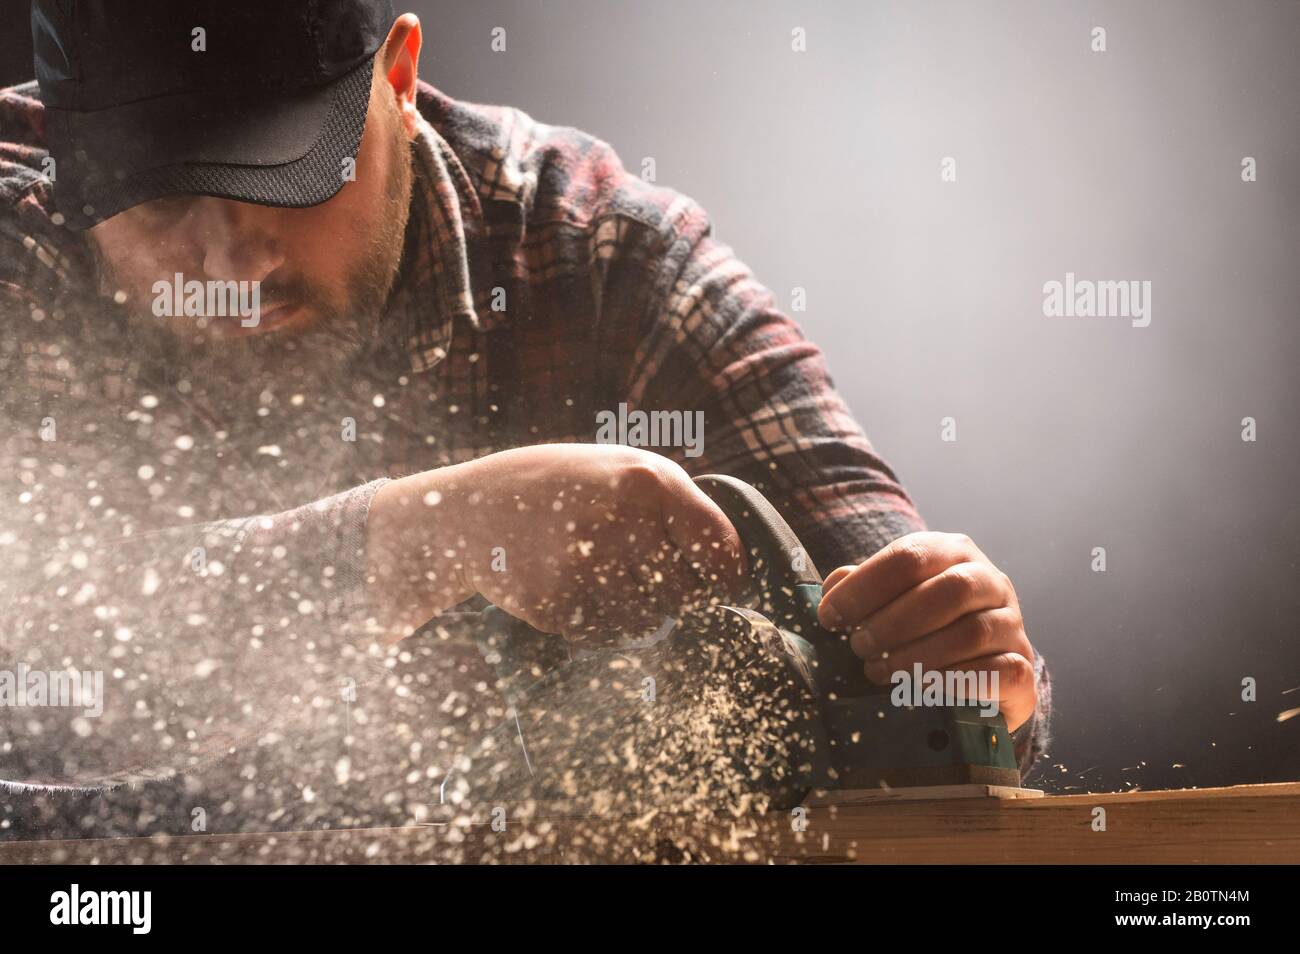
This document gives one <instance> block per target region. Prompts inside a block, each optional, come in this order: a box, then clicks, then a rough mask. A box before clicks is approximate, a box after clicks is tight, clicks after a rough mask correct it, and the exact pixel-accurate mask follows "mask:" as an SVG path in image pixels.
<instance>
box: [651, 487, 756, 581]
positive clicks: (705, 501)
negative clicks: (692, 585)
mask: <svg viewBox="0 0 1300 954" xmlns="http://www.w3.org/2000/svg"><path fill="white" fill-rule="evenodd" d="M668 481H669V486H668V487H667V492H666V493H665V494H664V496H663V506H662V510H661V513H662V517H663V525H664V532H665V535H666V536H667V539H668V540H669V541H671V542H672V544H673V545H674V546H676V547H677V549H678V550H680V551H681V553H682V555H683V556H684V557H686V565H687V566H688V567H690V568H692V569H693V570H694V572H695V573H696V574H697V576H698V577H699V578H700V579H702V580H703V581H704V583H705V585H706V587H707V589H708V591H709V592H711V593H714V594H716V595H717V596H719V597H727V596H731V595H734V594H735V593H737V592H739V591H740V589H741V583H742V581H743V580H744V579H745V576H746V574H748V572H749V561H748V560H747V558H746V556H745V548H744V546H743V544H742V543H741V540H740V534H739V533H738V532H737V531H736V528H735V527H734V526H732V524H731V521H730V520H728V519H727V516H726V514H724V513H723V512H722V510H721V509H720V508H719V507H718V505H717V504H716V503H714V502H713V500H712V499H710V498H709V496H708V494H706V493H705V492H704V491H702V490H701V489H700V488H699V487H698V486H696V484H695V482H694V481H692V480H691V479H690V477H688V476H687V474H686V472H685V471H683V470H681V469H680V468H676V467H674V468H673V472H672V473H671V474H670V475H669V477H668ZM697 588H698V586H697Z"/></svg>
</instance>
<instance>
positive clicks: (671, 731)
mask: <svg viewBox="0 0 1300 954" xmlns="http://www.w3.org/2000/svg"><path fill="white" fill-rule="evenodd" d="M695 482H696V484H697V485H698V486H699V487H700V488H701V489H702V490H703V491H704V492H705V493H706V494H707V495H708V496H709V497H710V498H711V499H712V500H713V501H714V502H715V503H716V504H717V505H718V507H719V508H720V509H721V510H722V512H723V513H724V514H725V515H726V516H727V518H728V519H729V520H730V521H731V523H732V524H733V525H734V526H735V528H736V530H737V531H738V533H739V535H740V538H741V541H742V544H743V546H744V547H745V550H746V551H747V553H748V556H749V568H750V574H749V576H750V590H749V592H748V593H747V594H746V595H745V599H744V600H743V602H745V603H747V604H749V605H740V606H710V607H708V608H706V609H700V610H693V611H691V612H688V613H685V614H683V616H682V617H681V618H680V619H677V620H668V621H667V622H666V623H665V626H664V627H663V628H662V630H663V631H662V633H661V635H660V638H658V639H656V640H654V641H652V642H651V643H650V644H649V645H646V646H643V647H640V648H621V649H614V650H597V651H591V652H588V653H586V654H584V655H582V656H580V657H578V658H575V657H574V655H573V653H572V652H571V650H570V649H569V647H568V645H567V644H566V643H565V641H564V640H563V639H562V638H560V637H558V636H548V635H545V634H542V633H539V632H537V631H536V630H534V629H532V628H531V627H530V626H528V625H527V624H526V623H523V622H522V621H520V620H517V619H514V618H513V617H510V616H509V615H508V614H506V613H504V612H503V611H501V610H500V609H498V608H497V607H489V608H488V609H487V610H485V611H484V615H483V625H482V626H481V627H480V629H479V632H478V640H479V644H480V648H481V649H482V651H483V653H484V655H485V657H486V658H487V660H488V661H489V662H491V663H492V664H493V665H494V667H495V669H496V672H497V675H498V679H499V686H500V687H501V690H502V692H503V693H504V695H505V697H506V699H507V701H508V703H509V705H510V707H511V708H510V712H509V716H508V718H507V719H506V720H505V721H504V722H503V723H502V724H501V725H499V726H497V727H496V729H494V730H493V731H492V732H491V733H490V734H489V735H488V736H487V737H485V738H484V739H482V740H481V741H480V742H479V743H478V744H477V745H476V746H474V747H473V748H472V749H471V750H470V751H469V752H468V753H466V754H465V755H464V756H463V757H462V758H461V759H460V760H459V761H458V763H457V765H456V766H455V767H454V768H453V769H452V770H451V771H450V772H448V773H447V775H446V777H445V778H444V779H443V780H442V784H441V786H440V788H439V797H440V800H441V802H442V803H443V804H444V805H448V806H459V807H460V808H462V809H463V808H465V807H467V806H468V807H479V808H482V807H484V806H488V805H499V804H502V803H505V802H521V801H529V802H536V803H563V804H566V805H568V806H570V807H571V808H572V810H574V811H577V812H580V813H590V812H622V813H640V812H645V811H647V810H655V809H665V808H676V809H684V810H692V809H695V808H707V809H709V810H713V811H716V810H718V809H719V808H721V807H726V808H727V809H728V810H733V811H734V810H736V809H737V807H745V806H753V807H756V808H758V809H767V810H773V809H785V808H791V807H793V806H796V805H798V804H800V803H801V802H803V801H804V800H805V799H806V798H807V797H808V796H809V795H810V793H814V792H826V791H833V790H844V789H853V790H863V789H868V790H869V789H880V788H890V789H892V788H900V787H910V786H941V785H961V784H966V783H979V784H985V785H998V786H1009V787H1018V786H1019V784H1020V774H1019V770H1018V768H1017V764H1016V760H1015V756H1014V753H1013V749H1012V742H1011V738H1010V734H1009V732H1008V731H1007V725H1006V721H1005V719H1004V718H1003V716H1002V715H1001V714H1000V713H996V714H991V715H990V714H987V713H986V711H985V710H984V708H983V707H982V706H981V705H980V704H979V702H978V700H971V701H969V702H968V704H962V705H944V706H910V705H895V704H894V702H893V700H892V699H891V697H890V686H888V685H885V686H879V685H876V684H873V683H872V682H870V681H869V680H868V679H867V678H866V675H865V673H864V671H863V662H862V660H861V659H860V658H859V657H858V656H857V655H856V654H854V652H853V651H852V649H851V647H850V644H849V637H848V635H846V634H839V633H832V632H829V631H827V630H825V629H823V628H822V627H821V626H820V625H819V624H818V622H817V608H818V604H819V603H820V602H821V597H822V577H821V575H820V573H819V572H818V571H817V568H816V567H815V566H814V565H813V562H812V560H811V558H809V556H808V555H807V553H806V551H805V550H804V549H803V547H802V546H801V545H800V543H799V540H798V538H797V537H796V536H795V533H794V531H793V530H791V528H790V526H789V525H788V524H787V523H786V522H785V520H784V519H782V517H781V515H780V514H779V513H778V512H777V511H776V509H775V508H774V507H773V506H772V505H771V503H769V502H768V501H767V499H766V498H764V497H763V495H762V494H761V493H759V492H758V491H757V490H756V489H755V488H753V487H752V486H750V485H749V484H747V483H745V482H744V481H741V480H738V479H736V478H734V477H729V476H724V475H717V474H710V475H705V476H700V477H697V478H695Z"/></svg>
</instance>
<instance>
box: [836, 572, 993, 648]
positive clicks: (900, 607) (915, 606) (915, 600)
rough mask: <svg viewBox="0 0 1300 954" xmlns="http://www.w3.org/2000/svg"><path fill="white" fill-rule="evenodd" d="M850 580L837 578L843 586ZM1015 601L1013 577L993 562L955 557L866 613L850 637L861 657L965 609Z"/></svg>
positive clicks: (954, 617) (909, 638)
mask: <svg viewBox="0 0 1300 954" xmlns="http://www.w3.org/2000/svg"><path fill="white" fill-rule="evenodd" d="M850 582H851V581H846V582H845V583H843V584H841V588H843V587H844V586H848V585H849V583H850ZM1013 602H1014V591H1013V589H1012V588H1011V583H1010V581H1009V580H1008V579H1007V578H1006V576H1005V575H1004V574H1003V573H1002V572H1001V571H1000V570H998V568H997V567H995V566H993V565H992V564H990V563H959V564H957V565H956V566H950V567H948V568H947V569H946V570H943V571H942V572H940V573H939V574H938V575H937V576H933V577H931V578H930V579H928V580H925V581H924V582H922V583H921V584H919V585H918V586H915V587H913V588H912V589H910V590H908V591H907V592H906V593H904V594H903V595H902V596H900V597H898V599H896V600H894V601H893V602H892V603H889V604H888V605H887V606H885V607H883V608H882V609H880V610H878V611H877V612H874V613H871V614H870V615H868V616H867V617H866V618H865V619H863V620H862V622H861V624H860V625H859V627H858V628H857V629H856V630H855V631H854V632H853V635H852V636H851V637H850V640H849V642H850V645H851V646H852V647H853V650H854V652H856V653H857V654H858V655H859V656H862V657H864V658H865V657H866V656H868V655H872V654H878V653H881V652H892V651H894V650H896V649H898V648H899V647H900V646H904V645H906V644H907V643H910V642H911V641H913V640H915V639H920V638H921V637H923V636H925V635H926V634H928V633H934V632H935V631H936V630H939V629H941V628H943V627H945V626H947V625H948V624H950V623H953V622H955V621H956V620H958V619H960V618H962V617H963V616H966V615H967V614H968V613H978V612H979V611H980V610H992V609H997V608H999V607H1003V606H1008V605H1011V604H1012V603H1013ZM967 655H968V656H969V655H970V654H969V653H967Z"/></svg>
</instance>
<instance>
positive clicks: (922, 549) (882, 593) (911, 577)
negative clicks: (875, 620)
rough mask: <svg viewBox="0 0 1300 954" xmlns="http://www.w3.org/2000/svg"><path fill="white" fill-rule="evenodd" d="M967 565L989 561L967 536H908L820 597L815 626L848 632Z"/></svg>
mask: <svg viewBox="0 0 1300 954" xmlns="http://www.w3.org/2000/svg"><path fill="white" fill-rule="evenodd" d="M968 562H983V563H987V562H988V558H987V557H986V556H984V554H983V553H982V552H981V551H980V549H979V547H977V546H975V544H974V542H973V541H972V540H971V539H970V537H968V536H966V535H965V534H960V533H938V532H933V531H922V532H920V533H910V534H908V535H907V536H905V537H900V538H899V539H897V540H895V541H894V542H893V543H890V544H889V545H888V546H886V547H885V548H884V549H882V550H880V551H879V552H877V553H875V554H874V555H872V556H871V557H869V558H868V559H867V560H865V561H864V562H863V563H862V564H861V565H859V566H858V567H856V568H855V569H854V570H853V571H852V572H851V573H849V574H847V575H846V576H844V577H843V578H842V579H840V580H839V581H837V583H836V585H835V587H834V589H833V590H832V591H831V592H830V593H827V594H825V595H824V596H823V598H822V602H821V606H820V608H819V609H818V614H817V615H818V621H819V622H820V623H821V624H822V625H823V626H825V627H826V628H827V629H833V630H840V631H843V630H844V629H846V628H851V627H853V626H855V625H857V624H858V623H860V622H861V621H862V620H864V619H866V618H867V617H868V616H870V615H871V614H872V613H874V612H876V611H877V610H879V609H881V608H882V607H884V606H886V605H888V604H889V603H891V602H893V601H894V600H896V599H897V598H898V597H900V596H902V595H903V594H904V593H906V592H907V591H908V590H910V589H912V588H913V587H915V586H918V585H919V584H921V583H922V582H924V581H925V580H928V579H930V577H932V576H935V575H936V574H938V573H941V572H942V571H944V570H946V569H947V568H948V567H951V566H954V565H956V564H959V563H968ZM837 572H838V571H837Z"/></svg>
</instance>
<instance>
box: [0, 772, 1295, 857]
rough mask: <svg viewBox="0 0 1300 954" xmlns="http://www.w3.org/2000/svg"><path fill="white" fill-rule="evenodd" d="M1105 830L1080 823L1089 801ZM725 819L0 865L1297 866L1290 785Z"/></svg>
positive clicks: (511, 826) (427, 828)
mask: <svg viewBox="0 0 1300 954" xmlns="http://www.w3.org/2000/svg"><path fill="white" fill-rule="evenodd" d="M1098 807H1101V808H1104V809H1105V812H1106V830H1105V831H1094V830H1093V819H1094V809H1096V808H1098ZM796 821H797V820H796V818H795V817H794V816H792V815H791V814H788V813H781V814H771V815H747V816H742V817H739V818H736V819H734V820H729V821H718V820H709V821H701V820H698V819H688V818H681V817H676V816H670V815H663V814H660V815H658V816H656V817H653V818H642V819H614V820H611V819H602V818H581V819H575V818H534V819H530V820H526V821H525V820H510V821H508V822H507V825H506V830H505V831H504V832H498V831H493V830H492V829H491V828H490V827H489V826H486V825H473V826H455V825H424V826H418V827H410V828H389V829H370V830H361V829H357V830H342V831H319V832H293V833H288V834H284V833H281V834H244V835H215V834H214V835H192V836H185V837H175V836H163V837H155V838H128V839H111V840H88V841H62V842H55V841H46V842H10V843H7V844H3V845H0V863H3V864H31V863H55V864H60V863H72V864H85V863H94V862H97V863H101V864H102V863H242V864H250V863H251V864H255V863H307V862H326V863H341V862H353V863H356V862H394V863H412V862H498V861H499V862H543V863H544V862H592V861H615V862H634V863H635V862H664V861H668V862H680V861H706V862H707V861H725V862H751V863H768V862H775V863H785V862H792V861H804V862H821V863H843V862H857V863H867V864H882V863H883V864H907V863H939V864H970V863H1003V862H1011V863H1023V862H1036V863H1063V864H1094V863H1137V864H1151V863H1172V864H1204V863H1236V864H1243V863H1244V864H1250V863H1261V862H1272V863H1279V862H1280V863H1300V783H1284V784H1277V785H1242V786H1234V787H1232V788H1213V789H1181V790H1176V791H1159V792H1125V793H1118V794H1092V795H1067V796H1046V797H1043V798H997V797H982V798H971V797H965V798H952V799H944V800H933V799H932V800H927V799H916V798H879V797H876V798H871V799H868V800H865V801H863V802H862V803H860V804H836V805H820V806H812V807H809V808H807V809H806V817H805V819H804V821H805V830H804V831H802V832H800V831H796V830H794V829H795V827H796Z"/></svg>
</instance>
